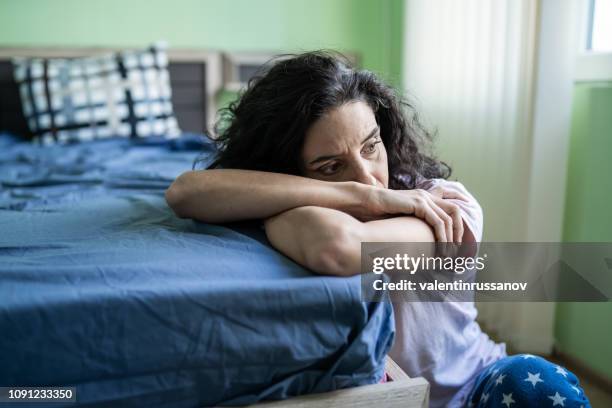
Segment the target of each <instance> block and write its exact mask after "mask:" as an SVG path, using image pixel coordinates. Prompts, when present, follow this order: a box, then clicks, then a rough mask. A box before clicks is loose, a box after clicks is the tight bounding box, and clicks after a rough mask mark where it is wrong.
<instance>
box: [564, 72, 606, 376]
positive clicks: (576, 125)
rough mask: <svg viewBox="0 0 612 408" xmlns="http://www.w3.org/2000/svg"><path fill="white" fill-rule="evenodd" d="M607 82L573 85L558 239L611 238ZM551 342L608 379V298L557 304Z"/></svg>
mask: <svg viewBox="0 0 612 408" xmlns="http://www.w3.org/2000/svg"><path fill="white" fill-rule="evenodd" d="M611 209H612V82H604V83H580V84H576V85H575V88H574V99H573V116H572V131H571V141H570V156H569V167H568V182H567V196H566V203H565V224H564V240H565V241H568V242H572V241H573V242H580V241H582V242H589V241H591V242H612V214H611V211H610V210H611ZM555 337H556V340H557V347H558V348H559V349H560V350H561V351H563V352H566V353H568V354H570V355H572V356H574V357H575V358H577V359H579V360H581V361H583V362H584V363H586V364H588V365H589V366H590V367H591V368H593V369H594V370H596V371H598V372H599V373H601V374H603V375H605V376H607V377H608V378H610V379H612V347H610V346H611V345H612V302H608V303H558V304H557V313H556V324H555Z"/></svg>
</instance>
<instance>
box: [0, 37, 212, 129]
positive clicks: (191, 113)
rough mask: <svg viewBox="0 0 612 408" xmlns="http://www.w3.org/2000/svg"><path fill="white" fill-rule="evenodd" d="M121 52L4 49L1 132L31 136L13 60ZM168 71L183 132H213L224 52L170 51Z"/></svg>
mask: <svg viewBox="0 0 612 408" xmlns="http://www.w3.org/2000/svg"><path fill="white" fill-rule="evenodd" d="M116 51H119V50H118V49H110V48H63V47H62V48H17V47H0V131H9V132H12V133H16V134H21V135H26V136H29V135H30V131H29V129H28V127H27V124H26V120H25V118H24V116H23V112H22V108H21V100H20V98H19V90H18V88H17V84H16V83H15V80H14V79H13V67H12V63H11V58H14V57H40V58H76V57H83V56H88V55H99V54H105V53H110V52H116ZM167 54H168V60H169V66H168V70H169V72H170V86H171V88H172V103H173V105H174V112H175V115H176V118H177V120H178V123H179V127H180V128H181V130H183V131H190V132H203V131H204V130H205V129H211V128H212V125H213V123H214V120H215V114H216V111H217V104H216V97H217V94H218V92H219V91H220V90H221V88H222V87H223V77H222V75H223V69H222V58H221V53H220V52H216V51H203V50H188V49H168V50H167Z"/></svg>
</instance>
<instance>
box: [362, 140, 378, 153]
mask: <svg viewBox="0 0 612 408" xmlns="http://www.w3.org/2000/svg"><path fill="white" fill-rule="evenodd" d="M379 143H380V141H378V142H372V143H370V144H368V145H366V147H365V148H364V149H363V152H364V153H365V154H372V153H375V152H376V150H377V149H378V148H377V147H376V145H377V144H379Z"/></svg>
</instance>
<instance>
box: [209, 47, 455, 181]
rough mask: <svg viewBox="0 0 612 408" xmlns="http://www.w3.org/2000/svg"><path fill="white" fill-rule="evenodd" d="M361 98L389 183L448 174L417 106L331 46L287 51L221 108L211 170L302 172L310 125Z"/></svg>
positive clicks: (443, 176)
mask: <svg viewBox="0 0 612 408" xmlns="http://www.w3.org/2000/svg"><path fill="white" fill-rule="evenodd" d="M356 100H359V101H364V102H366V103H367V104H368V105H369V106H370V107H371V108H372V110H373V112H374V114H375V117H376V121H377V123H378V125H379V127H380V135H381V139H382V141H383V143H384V145H385V148H386V149H387V154H388V166H389V176H390V177H389V187H390V188H393V189H412V188H415V183H416V181H417V180H418V179H419V178H423V177H424V178H448V177H449V176H450V174H451V169H450V167H449V166H448V165H446V164H445V163H443V162H440V161H438V160H436V159H435V158H434V157H433V156H432V155H431V154H430V153H429V148H430V145H431V141H432V135H431V134H430V133H429V132H428V131H427V130H426V129H425V128H424V127H423V126H422V125H421V123H420V122H419V119H418V115H417V113H416V111H415V109H414V107H413V106H412V105H411V104H409V103H408V102H406V101H405V100H402V98H400V97H399V96H398V95H396V93H395V91H394V89H393V88H392V87H390V86H389V85H387V84H385V83H384V82H383V81H381V80H380V79H379V78H377V77H376V75H375V74H373V73H372V72H369V71H363V70H356V69H354V68H352V67H351V65H350V64H349V63H348V61H347V59H346V58H345V57H343V56H342V55H340V54H338V53H335V52H327V51H316V52H308V53H304V54H298V55H285V56H281V57H280V59H278V60H275V61H273V62H271V63H269V64H266V66H264V67H263V68H262V69H261V70H260V72H259V73H258V74H257V75H256V76H255V77H253V78H252V79H251V80H250V81H249V83H248V86H247V88H246V89H245V90H244V91H243V92H242V94H241V95H240V97H239V98H238V99H237V100H236V101H234V102H232V103H231V104H230V105H229V106H228V107H227V108H225V109H222V110H221V111H220V118H219V120H218V122H217V124H216V126H215V133H216V134H217V138H216V139H215V143H216V144H217V147H218V153H217V156H216V157H215V160H214V161H213V162H212V164H211V165H210V166H208V167H209V168H216V167H223V168H234V169H250V170H261V171H270V172H276V173H286V174H294V175H300V174H301V166H300V157H301V150H302V146H303V144H304V138H305V135H306V132H307V130H308V129H309V128H310V126H311V125H312V124H313V123H314V122H315V121H316V120H317V119H319V118H320V117H321V116H322V115H323V114H324V113H326V112H327V111H329V110H330V109H332V108H334V107H337V106H341V105H343V104H345V103H347V102H351V101H356Z"/></svg>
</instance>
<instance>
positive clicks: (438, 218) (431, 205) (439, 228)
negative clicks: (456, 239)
mask: <svg viewBox="0 0 612 408" xmlns="http://www.w3.org/2000/svg"><path fill="white" fill-rule="evenodd" d="M414 193H415V194H416V195H417V196H416V197H415V198H414V205H415V211H414V214H415V215H416V216H417V217H419V218H421V219H423V220H425V222H427V223H428V224H429V225H430V226H431V227H432V228H433V229H434V233H435V235H436V239H437V241H438V242H448V241H449V240H451V241H452V239H453V234H452V225H451V224H452V220H451V218H450V217H449V216H448V215H447V214H446V213H445V212H444V210H442V209H441V208H440V207H439V206H438V205H437V204H436V203H435V202H434V201H433V200H432V198H431V195H430V194H429V193H428V192H426V191H424V190H414Z"/></svg>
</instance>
